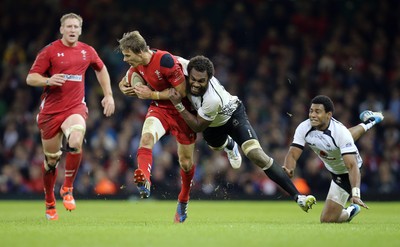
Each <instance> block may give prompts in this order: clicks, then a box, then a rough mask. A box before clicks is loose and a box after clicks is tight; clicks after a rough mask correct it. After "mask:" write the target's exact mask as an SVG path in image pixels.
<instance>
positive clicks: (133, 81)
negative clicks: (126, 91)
mask: <svg viewBox="0 0 400 247" xmlns="http://www.w3.org/2000/svg"><path fill="white" fill-rule="evenodd" d="M129 77H130V79H129ZM137 84H139V85H144V84H146V83H145V82H144V79H143V78H142V76H141V75H140V74H139V73H136V72H132V75H130V76H128V78H126V82H125V85H126V86H127V87H134V86H136V85H137Z"/></svg>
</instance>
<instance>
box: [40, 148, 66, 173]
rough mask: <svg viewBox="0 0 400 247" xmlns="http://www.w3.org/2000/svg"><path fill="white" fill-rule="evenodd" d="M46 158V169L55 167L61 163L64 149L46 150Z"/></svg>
mask: <svg viewBox="0 0 400 247" xmlns="http://www.w3.org/2000/svg"><path fill="white" fill-rule="evenodd" d="M44 155H45V160H44V168H45V170H46V171H48V170H51V169H55V168H57V166H58V163H60V159H61V155H62V151H61V150H59V151H58V152H56V153H50V152H44Z"/></svg>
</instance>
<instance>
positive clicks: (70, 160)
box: [63, 152, 82, 187]
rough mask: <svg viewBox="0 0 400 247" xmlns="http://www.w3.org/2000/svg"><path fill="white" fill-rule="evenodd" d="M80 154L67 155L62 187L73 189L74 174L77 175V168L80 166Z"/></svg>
mask: <svg viewBox="0 0 400 247" xmlns="http://www.w3.org/2000/svg"><path fill="white" fill-rule="evenodd" d="M81 160H82V152H80V153H77V154H75V153H67V157H66V160H65V180H64V185H63V186H64V187H73V186H74V181H75V178H76V174H78V169H79V166H80V165H81Z"/></svg>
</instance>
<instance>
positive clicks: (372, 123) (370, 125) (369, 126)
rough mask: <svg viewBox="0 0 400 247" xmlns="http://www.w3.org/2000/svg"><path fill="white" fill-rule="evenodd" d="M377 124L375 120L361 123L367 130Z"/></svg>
mask: <svg viewBox="0 0 400 247" xmlns="http://www.w3.org/2000/svg"><path fill="white" fill-rule="evenodd" d="M375 124H376V122H375V121H372V122H369V123H367V124H365V123H360V124H359V125H361V127H363V129H364V130H365V132H367V131H368V130H369V129H370V128H372V126H374V125H375Z"/></svg>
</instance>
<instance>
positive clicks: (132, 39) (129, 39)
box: [118, 31, 149, 54]
mask: <svg viewBox="0 0 400 247" xmlns="http://www.w3.org/2000/svg"><path fill="white" fill-rule="evenodd" d="M118 43H119V50H121V51H123V50H131V51H132V52H133V53H135V54H139V53H140V52H142V51H148V50H149V47H148V46H147V43H146V40H145V39H144V38H143V37H142V35H140V33H139V31H132V32H129V33H124V35H123V36H122V39H120V40H118Z"/></svg>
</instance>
